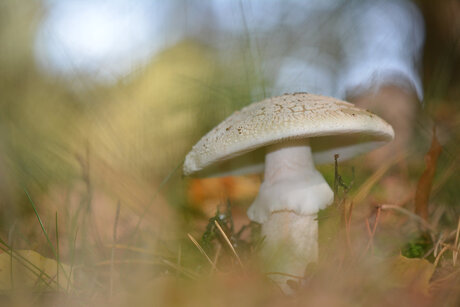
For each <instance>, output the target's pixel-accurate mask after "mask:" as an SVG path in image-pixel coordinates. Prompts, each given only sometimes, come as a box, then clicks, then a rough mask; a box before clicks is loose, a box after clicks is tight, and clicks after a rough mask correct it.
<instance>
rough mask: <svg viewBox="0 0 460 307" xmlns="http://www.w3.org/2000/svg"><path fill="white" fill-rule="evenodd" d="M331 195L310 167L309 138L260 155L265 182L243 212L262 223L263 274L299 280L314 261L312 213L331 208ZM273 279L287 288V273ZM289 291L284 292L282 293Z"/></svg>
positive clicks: (315, 226) (315, 234) (315, 246)
mask: <svg viewBox="0 0 460 307" xmlns="http://www.w3.org/2000/svg"><path fill="white" fill-rule="evenodd" d="M333 198H334V193H333V192H332V190H331V188H330V187H329V185H328V184H327V182H326V181H325V180H324V178H323V176H322V175H321V174H320V173H319V172H318V171H317V170H316V169H315V167H314V163H313V158H312V153H311V148H310V145H309V142H308V140H301V141H297V140H291V141H286V142H283V143H279V144H275V145H272V146H270V147H269V148H268V151H267V154H266V156H265V173H264V181H263V183H262V185H261V187H260V190H259V194H258V195H257V198H256V200H255V201H254V203H253V204H252V206H251V207H250V208H249V210H248V216H249V218H250V219H251V220H253V221H256V222H258V223H261V224H262V234H263V235H264V236H265V244H264V246H263V248H262V251H261V254H262V257H263V259H264V260H265V262H266V268H267V270H269V271H271V272H276V273H284V274H290V275H295V276H299V277H302V276H303V275H304V271H305V268H306V267H307V265H308V263H310V262H316V261H317V259H318V222H317V220H316V216H317V212H318V211H319V210H320V209H323V208H325V207H327V206H328V205H330V204H331V203H332V201H333ZM271 277H272V279H274V280H275V281H276V282H278V283H279V284H280V286H281V287H282V288H283V289H284V290H285V291H286V290H288V288H287V285H286V283H285V282H286V281H287V280H288V279H290V278H289V277H287V276H286V275H281V274H272V275H271ZM287 292H288V291H287Z"/></svg>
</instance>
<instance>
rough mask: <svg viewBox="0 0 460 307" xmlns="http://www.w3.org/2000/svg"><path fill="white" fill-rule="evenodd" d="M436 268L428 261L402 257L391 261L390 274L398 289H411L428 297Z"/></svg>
mask: <svg viewBox="0 0 460 307" xmlns="http://www.w3.org/2000/svg"><path fill="white" fill-rule="evenodd" d="M434 269H435V266H434V265H433V264H432V263H431V262H429V261H427V260H426V259H420V258H407V257H404V256H402V255H399V256H397V257H394V258H392V259H391V261H390V274H391V277H392V281H393V282H394V283H395V286H397V287H410V288H412V289H414V290H416V291H419V292H421V293H423V294H426V295H428V292H429V288H430V283H429V282H430V279H431V276H433V273H434Z"/></svg>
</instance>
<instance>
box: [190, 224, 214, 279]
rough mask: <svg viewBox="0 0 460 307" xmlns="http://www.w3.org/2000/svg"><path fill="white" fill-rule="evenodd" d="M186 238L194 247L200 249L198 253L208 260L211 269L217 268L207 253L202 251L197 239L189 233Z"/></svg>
mask: <svg viewBox="0 0 460 307" xmlns="http://www.w3.org/2000/svg"><path fill="white" fill-rule="evenodd" d="M187 236H188V238H189V239H190V241H192V242H193V244H195V246H196V248H198V250H199V251H200V253H201V254H202V255H203V256H204V257H205V258H206V260H208V262H209V263H210V264H211V266H212V268H213V270H217V268H216V264H215V263H214V262H212V260H211V258H209V256H208V254H206V252H205V251H204V249H203V248H202V247H201V245H200V244H199V243H198V241H197V240H195V238H194V237H193V236H192V235H191V234H189V233H188V234H187Z"/></svg>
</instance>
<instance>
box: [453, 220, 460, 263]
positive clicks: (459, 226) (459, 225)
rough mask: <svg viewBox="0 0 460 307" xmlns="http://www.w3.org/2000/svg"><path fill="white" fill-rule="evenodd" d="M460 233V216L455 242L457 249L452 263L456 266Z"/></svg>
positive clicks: (459, 246)
mask: <svg viewBox="0 0 460 307" xmlns="http://www.w3.org/2000/svg"><path fill="white" fill-rule="evenodd" d="M459 235H460V218H458V224H457V233H456V234H455V243H454V248H455V250H454V251H453V252H452V264H453V265H454V266H455V265H456V264H457V258H458V250H459V249H460V243H459V242H458V239H459Z"/></svg>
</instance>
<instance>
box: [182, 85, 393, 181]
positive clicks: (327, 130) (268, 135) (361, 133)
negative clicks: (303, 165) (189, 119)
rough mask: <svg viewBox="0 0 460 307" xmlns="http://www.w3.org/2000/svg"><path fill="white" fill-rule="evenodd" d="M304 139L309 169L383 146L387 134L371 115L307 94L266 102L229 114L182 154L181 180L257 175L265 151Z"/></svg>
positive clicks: (390, 131) (389, 131)
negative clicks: (309, 157) (310, 154)
mask: <svg viewBox="0 0 460 307" xmlns="http://www.w3.org/2000/svg"><path fill="white" fill-rule="evenodd" d="M305 138H308V139H309V141H310V146H311V148H312V151H313V159H314V161H315V163H317V164H322V163H331V162H333V161H334V155H335V154H338V155H339V156H340V160H346V159H349V158H352V157H354V156H356V155H359V154H362V153H365V152H368V151H370V150H373V149H375V148H377V147H380V146H382V145H384V144H385V143H386V142H389V141H391V140H392V139H393V138H394V132H393V128H392V127H391V126H390V125H389V124H388V123H387V122H385V121H384V120H383V119H381V118H380V117H378V116H377V115H375V114H373V113H371V112H369V111H367V110H364V109H360V108H358V107H356V106H354V105H353V104H351V103H348V102H345V101H341V100H338V99H335V98H331V97H326V96H321V95H313V94H308V93H295V94H284V95H282V96H277V97H272V98H268V99H265V100H263V101H260V102H255V103H252V104H250V105H249V106H247V107H245V108H243V109H241V110H240V111H236V112H234V113H233V114H232V115H231V116H229V117H228V118H227V119H226V120H224V121H223V122H222V123H220V124H219V125H218V126H217V127H215V128H214V129H212V130H211V131H209V132H208V133H207V134H206V135H205V136H204V137H203V138H201V140H200V141H198V143H197V144H196V145H195V146H193V148H192V150H191V151H190V152H189V153H188V154H187V156H186V158H185V162H184V174H185V175H197V176H226V175H243V174H250V173H261V172H263V170H264V157H265V147H266V146H268V145H271V144H274V143H280V142H283V141H285V140H293V139H305Z"/></svg>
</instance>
